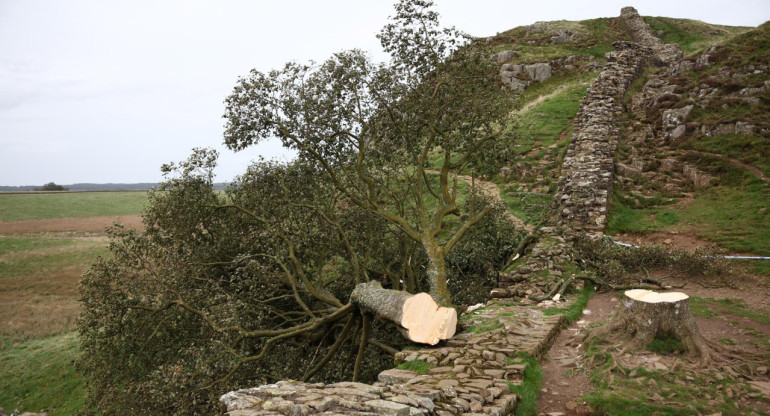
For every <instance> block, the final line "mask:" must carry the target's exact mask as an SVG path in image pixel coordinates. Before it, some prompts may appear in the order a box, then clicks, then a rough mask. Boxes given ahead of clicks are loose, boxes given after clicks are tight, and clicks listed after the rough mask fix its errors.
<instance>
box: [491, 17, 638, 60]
mask: <svg viewBox="0 0 770 416" xmlns="http://www.w3.org/2000/svg"><path fill="white" fill-rule="evenodd" d="M536 25H539V24H536ZM533 26H535V25H532V26H523V27H518V28H515V29H511V30H508V31H506V32H503V33H500V34H498V35H497V36H495V37H494V38H493V40H492V42H493V45H494V48H495V49H496V50H506V49H513V50H515V51H517V52H518V53H519V57H518V58H517V59H516V62H547V61H550V60H552V59H555V58H561V57H567V56H570V55H574V56H582V57H594V58H599V59H600V60H601V59H604V54H605V53H607V52H609V51H611V50H612V49H613V48H612V42H613V41H614V40H619V39H626V40H630V39H629V38H628V35H627V34H626V33H625V31H624V30H623V28H622V27H621V26H620V24H619V23H618V22H617V21H616V20H615V19H610V18H600V19H591V20H583V21H579V22H568V21H559V22H549V23H548V27H547V28H545V29H544V30H542V31H538V30H533ZM540 26H542V25H540ZM558 29H566V30H570V31H573V32H575V33H577V39H576V41H574V42H566V43H562V44H560V45H551V44H550V38H551V37H552V36H554V31H556V30H558Z"/></svg>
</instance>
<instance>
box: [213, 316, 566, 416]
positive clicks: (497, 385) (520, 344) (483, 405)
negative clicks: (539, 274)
mask: <svg viewBox="0 0 770 416" xmlns="http://www.w3.org/2000/svg"><path fill="white" fill-rule="evenodd" d="M490 323H494V325H493V326H492V327H493V328H494V329H491V330H488V331H484V332H481V333H474V332H467V331H466V332H464V333H461V334H459V335H457V336H456V337H455V338H453V339H452V340H450V341H447V342H446V343H445V344H444V345H439V346H438V347H435V348H426V349H422V350H417V351H402V352H400V353H398V354H397V355H396V363H400V362H404V361H413V360H421V361H423V362H425V363H426V364H428V365H429V366H434V367H433V368H431V369H430V370H428V372H427V373H426V374H423V375H417V374H416V373H414V372H413V371H409V370H399V369H392V370H386V371H383V372H382V373H380V375H379V381H378V382H377V383H375V384H373V385H368V384H362V383H350V382H344V383H334V384H323V383H315V384H309V383H300V382H295V381H280V382H278V383H276V384H269V385H264V386H260V387H256V388H251V389H244V390H238V391H234V392H230V393H227V394H225V395H224V396H222V398H221V399H220V401H221V402H222V404H223V405H224V406H225V407H226V409H227V412H228V413H227V414H228V415H229V416H254V415H309V414H324V415H348V414H355V415H375V414H378V415H382V414H386V415H403V416H407V415H427V414H431V415H434V414H435V415H444V416H448V415H456V414H467V415H507V414H512V412H513V410H514V408H515V406H516V402H517V400H518V397H517V396H516V394H514V393H513V392H511V389H510V386H511V385H517V384H519V383H521V381H522V378H523V373H524V370H525V368H526V366H525V364H522V363H517V362H511V360H509V359H510V358H511V357H513V355H514V354H515V353H516V352H520V351H521V352H525V353H527V354H529V355H532V356H535V357H540V356H542V354H544V353H545V351H547V349H548V346H549V345H550V343H551V342H552V341H553V339H554V338H555V337H556V335H557V334H558V331H559V329H560V327H561V324H562V323H563V317H562V316H561V315H555V316H544V315H543V314H542V312H540V311H538V310H535V309H531V308H526V307H522V306H505V305H503V304H499V303H494V302H492V303H490V304H488V305H487V307H486V308H483V309H481V310H478V311H475V312H474V315H473V317H472V321H471V322H470V324H479V325H485V326H486V325H489V324H490Z"/></svg>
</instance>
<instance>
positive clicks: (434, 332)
mask: <svg viewBox="0 0 770 416" xmlns="http://www.w3.org/2000/svg"><path fill="white" fill-rule="evenodd" d="M350 302H351V303H353V304H355V305H356V306H358V308H359V309H361V310H362V311H364V312H369V313H372V314H375V315H377V316H379V317H381V318H384V319H387V320H389V321H391V322H393V323H395V324H396V325H398V326H399V327H401V328H403V330H402V333H403V334H404V336H405V337H406V338H407V339H409V340H410V341H412V342H417V343H421V344H429V345H436V344H438V342H439V341H440V340H445V339H449V338H451V337H452V336H453V335H454V334H455V330H456V328H457V311H455V310H454V308H445V307H439V306H438V304H436V302H435V301H434V300H433V298H432V297H431V296H430V295H429V294H427V293H418V294H416V295H414V294H411V293H408V292H404V291H400V290H390V289H383V288H382V286H381V285H380V284H379V283H378V282H376V281H370V282H367V283H361V284H359V285H358V286H356V288H355V289H354V290H353V292H352V293H351V294H350Z"/></svg>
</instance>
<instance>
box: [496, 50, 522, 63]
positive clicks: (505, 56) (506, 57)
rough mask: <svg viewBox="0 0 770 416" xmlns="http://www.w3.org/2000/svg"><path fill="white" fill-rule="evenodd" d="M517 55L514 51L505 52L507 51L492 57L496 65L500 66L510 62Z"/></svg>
mask: <svg viewBox="0 0 770 416" xmlns="http://www.w3.org/2000/svg"><path fill="white" fill-rule="evenodd" d="M518 55H519V53H518V52H516V51H511V50H507V51H501V52H498V53H497V54H496V55H495V56H494V59H495V60H496V61H497V63H498V64H502V63H505V62H508V61H510V60H511V59H513V58H515V57H516V56H518Z"/></svg>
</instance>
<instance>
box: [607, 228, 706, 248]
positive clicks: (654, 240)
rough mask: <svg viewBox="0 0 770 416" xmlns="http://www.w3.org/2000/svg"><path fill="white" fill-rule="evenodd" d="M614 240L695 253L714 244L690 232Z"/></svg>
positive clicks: (621, 237)
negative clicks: (696, 250)
mask: <svg viewBox="0 0 770 416" xmlns="http://www.w3.org/2000/svg"><path fill="white" fill-rule="evenodd" d="M612 238H614V239H615V240H618V241H622V242H624V243H628V244H634V245H637V246H642V245H652V244H663V245H666V246H669V247H671V248H676V249H679V250H686V251H689V252H693V251H695V249H696V248H698V247H700V248H704V247H708V246H710V245H713V244H714V243H712V242H710V241H708V240H703V239H701V238H698V237H697V236H695V234H694V233H689V232H667V233H660V232H658V233H649V234H633V233H623V234H618V235H616V236H613V237H612Z"/></svg>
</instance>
